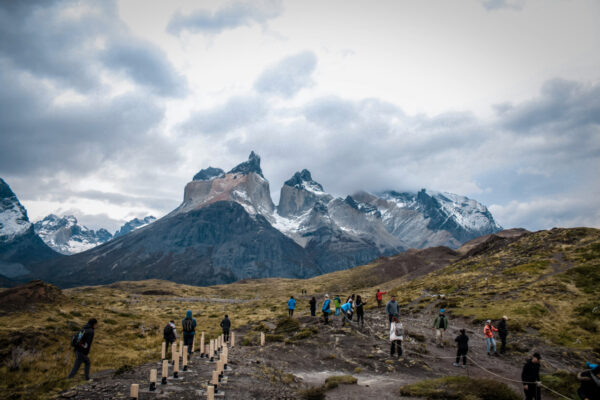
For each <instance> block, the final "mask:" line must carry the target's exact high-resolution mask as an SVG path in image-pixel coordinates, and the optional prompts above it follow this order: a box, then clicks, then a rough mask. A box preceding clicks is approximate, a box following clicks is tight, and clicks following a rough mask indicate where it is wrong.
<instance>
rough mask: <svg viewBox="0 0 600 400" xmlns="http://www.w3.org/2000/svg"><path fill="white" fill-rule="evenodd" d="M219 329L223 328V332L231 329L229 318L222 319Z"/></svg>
mask: <svg viewBox="0 0 600 400" xmlns="http://www.w3.org/2000/svg"><path fill="white" fill-rule="evenodd" d="M220 325H221V328H223V332H228V331H229V328H231V321H230V320H229V318H223V321H221V324H220Z"/></svg>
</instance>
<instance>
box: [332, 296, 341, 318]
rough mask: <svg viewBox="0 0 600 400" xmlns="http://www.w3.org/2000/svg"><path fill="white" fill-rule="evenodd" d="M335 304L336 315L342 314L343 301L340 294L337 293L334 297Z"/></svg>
mask: <svg viewBox="0 0 600 400" xmlns="http://www.w3.org/2000/svg"><path fill="white" fill-rule="evenodd" d="M333 305H334V306H335V315H336V316H338V315H340V310H341V309H342V308H341V307H342V301H341V300H340V295H339V294H336V295H335V297H334V298H333Z"/></svg>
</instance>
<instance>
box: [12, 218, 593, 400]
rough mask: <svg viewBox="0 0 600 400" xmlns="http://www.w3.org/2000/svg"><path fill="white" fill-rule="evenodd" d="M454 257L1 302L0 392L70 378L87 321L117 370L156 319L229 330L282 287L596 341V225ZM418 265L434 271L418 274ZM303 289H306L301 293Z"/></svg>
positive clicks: (107, 362) (273, 302)
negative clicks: (77, 338)
mask: <svg viewBox="0 0 600 400" xmlns="http://www.w3.org/2000/svg"><path fill="white" fill-rule="evenodd" d="M460 257H461V255H460V254H459V253H454V252H452V251H450V250H440V249H438V250H431V249H430V250H427V251H425V253H422V252H421V253H419V252H417V253H415V252H413V253H408V254H404V255H398V256H395V257H390V258H382V259H379V260H377V261H375V262H374V263H372V264H369V265H365V266H361V267H357V268H354V269H351V270H347V271H338V272H335V273H331V274H327V275H323V276H320V277H316V278H312V279H308V280H292V279H263V280H254V281H242V282H238V283H234V284H230V285H221V286H213V287H192V286H186V285H179V284H174V283H171V282H164V281H143V282H121V283H117V284H113V285H109V286H98V287H81V288H75V289H68V290H63V291H62V294H63V296H58V297H57V298H56V299H54V300H53V302H51V303H50V304H44V303H28V304H21V305H20V306H19V307H21V308H20V309H19V308H15V307H11V305H10V304H4V305H2V306H1V307H2V308H1V312H2V313H3V314H2V315H0V343H2V347H1V348H0V359H1V361H0V362H1V365H0V375H1V376H3V377H6V379H2V380H0V397H1V398H4V397H5V398H15V399H18V398H28V399H30V398H36V397H37V396H40V397H42V398H43V397H50V396H52V394H53V393H56V392H57V391H59V390H60V389H62V388H65V387H67V386H69V385H72V384H73V382H68V381H65V380H64V379H63V378H64V377H65V376H66V375H67V373H68V370H69V368H70V367H71V365H72V361H73V356H72V353H71V349H70V347H69V340H70V337H71V335H72V333H73V332H74V331H76V330H77V329H79V327H80V326H81V325H83V324H84V323H85V322H86V321H87V319H88V318H90V317H96V318H97V319H98V320H99V321H100V326H99V329H98V331H97V336H96V339H95V341H94V345H93V350H92V353H93V357H92V361H93V364H92V373H94V372H98V371H102V370H107V369H112V370H116V371H119V370H120V371H123V370H126V369H127V366H131V365H137V364H140V363H143V362H146V361H149V360H155V359H156V358H157V357H158V355H159V350H160V343H161V341H162V328H163V326H164V325H165V323H166V322H167V321H168V320H170V319H175V320H176V321H177V324H178V326H179V325H180V322H179V321H180V319H181V318H182V317H183V316H184V313H185V310H187V309H191V310H193V312H194V314H195V317H196V318H197V319H198V324H199V326H200V330H204V331H206V332H207V334H208V335H209V336H210V335H216V334H217V332H218V323H219V321H220V320H221V318H222V317H223V315H224V314H225V313H228V314H229V316H230V318H231V319H232V321H233V329H236V327H240V326H242V325H245V324H248V323H250V322H253V321H260V320H264V319H267V318H273V317H276V316H278V315H281V314H283V313H285V312H286V308H287V307H286V300H287V298H289V296H290V295H294V296H295V297H296V298H297V299H298V300H299V301H298V312H306V311H308V300H309V298H310V296H312V294H317V298H318V299H319V300H320V299H321V296H322V295H323V294H324V293H329V294H330V295H333V294H336V293H339V294H341V295H342V294H343V295H348V294H350V293H358V294H361V295H365V296H367V297H368V301H369V307H372V306H374V298H373V297H374V296H373V294H374V292H375V290H376V289H377V288H378V287H381V288H382V289H388V290H389V289H392V290H393V292H395V293H397V294H398V295H399V298H400V302H401V304H402V305H403V309H404V311H410V312H412V313H433V312H434V310H435V309H437V308H438V307H440V306H443V307H446V308H447V309H448V310H449V313H450V315H451V318H459V317H460V318H463V317H464V318H465V321H470V322H472V323H474V324H479V323H480V322H481V321H483V320H485V319H487V318H492V319H498V318H500V317H501V316H502V315H504V314H507V315H509V317H510V321H509V323H510V326H511V328H512V330H513V332H515V331H517V333H518V334H519V335H521V336H523V337H525V338H533V339H535V340H538V341H539V339H540V338H541V339H542V340H544V341H545V342H547V343H548V344H550V345H553V346H566V347H568V348H572V349H575V350H589V349H591V348H593V346H597V345H598V343H600V340H598V339H600V335H599V333H598V329H599V328H600V326H599V322H600V321H599V317H600V311H599V309H598V305H599V304H600V290H598V289H597V288H598V287H599V284H600V265H599V264H600V231H599V230H596V229H583V228H581V229H554V230H551V231H540V232H536V233H528V234H525V235H524V236H521V237H520V238H511V239H502V238H496V239H494V237H491V238H490V239H488V240H487V241H484V242H482V243H480V244H478V245H477V246H475V247H473V248H471V249H470V250H469V251H468V252H467V254H466V255H464V256H462V258H460ZM448 264H449V265H448ZM443 265H447V266H446V267H444V268H442V269H440V268H441V267H442V266H443ZM411 266H414V268H411ZM419 271H425V272H429V271H433V272H430V273H428V274H427V275H425V276H420V277H419V276H418V275H419ZM407 273H408V275H405V274H407ZM412 277H414V278H412ZM486 278H487V280H486ZM302 289H305V290H306V291H307V292H308V293H309V296H301V295H300V293H301V290H302ZM0 294H1V293H0ZM433 294H444V295H445V299H439V300H438V299H437V297H432V295H433ZM596 351H597V352H600V349H596Z"/></svg>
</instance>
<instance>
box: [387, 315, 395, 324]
mask: <svg viewBox="0 0 600 400" xmlns="http://www.w3.org/2000/svg"><path fill="white" fill-rule="evenodd" d="M392 318H394V315H393V314H388V321H389V322H390V325H392Z"/></svg>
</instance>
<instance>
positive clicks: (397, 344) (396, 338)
mask: <svg viewBox="0 0 600 400" xmlns="http://www.w3.org/2000/svg"><path fill="white" fill-rule="evenodd" d="M403 338H404V327H403V326H402V322H400V321H399V320H398V317H397V316H396V315H394V316H393V317H392V321H391V323H390V343H391V345H390V357H394V348H396V353H397V354H398V358H400V356H402V340H403Z"/></svg>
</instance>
